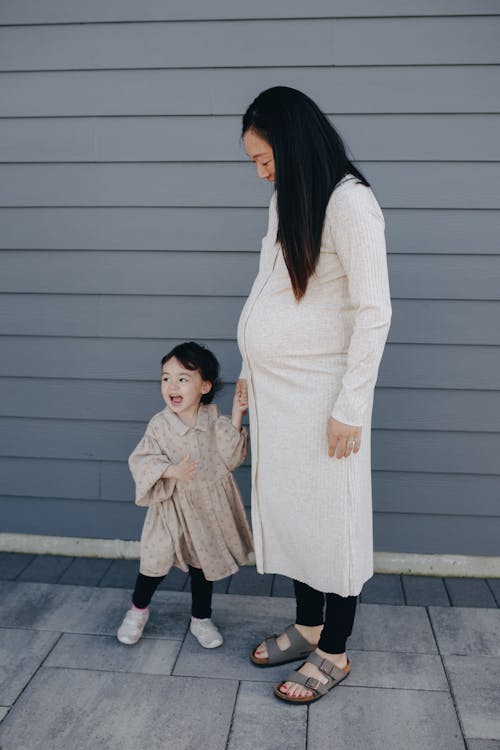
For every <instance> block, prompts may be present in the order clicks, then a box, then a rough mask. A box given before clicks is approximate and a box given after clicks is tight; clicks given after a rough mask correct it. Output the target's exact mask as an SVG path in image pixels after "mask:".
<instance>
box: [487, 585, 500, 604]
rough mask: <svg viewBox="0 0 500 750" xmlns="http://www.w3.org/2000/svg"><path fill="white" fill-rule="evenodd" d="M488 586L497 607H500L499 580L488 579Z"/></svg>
mask: <svg viewBox="0 0 500 750" xmlns="http://www.w3.org/2000/svg"><path fill="white" fill-rule="evenodd" d="M488 586H489V587H490V590H491V592H492V594H493V596H494V597H495V601H496V603H497V607H500V578H488Z"/></svg>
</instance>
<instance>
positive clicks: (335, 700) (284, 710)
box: [0, 561, 500, 750]
mask: <svg viewBox="0 0 500 750" xmlns="http://www.w3.org/2000/svg"><path fill="white" fill-rule="evenodd" d="M29 564H30V565H31V564H32V562H30V563H29ZM13 566H14V563H13V561H11V568H12V569H13ZM57 566H58V568H59V569H60V570H63V569H64V572H66V573H67V572H68V571H69V568H70V566H64V565H63V564H62V563H61V562H59V563H57ZM17 567H18V568H19V566H17ZM78 569H79V572H78ZM84 569H85V565H83V564H81V565H80V566H76V565H74V566H73V573H74V575H78V576H80V578H81V574H82V573H83V572H85V570H84ZM103 571H104V566H88V571H87V572H88V574H89V575H92V576H95V574H96V572H99V573H102V574H103V575H105V573H104V572H103ZM64 572H62V573H61V575H64ZM245 576H246V578H248V579H249V586H250V587H251V588H252V589H253V590H258V583H256V582H255V581H253V580H250V579H251V574H250V573H245ZM80 578H79V580H80ZM397 578H399V577H397ZM235 580H236V579H235ZM269 584H270V581H269V580H267V581H266V580H265V579H264V583H263V584H262V585H263V587H264V588H263V590H265V591H267V592H269V593H271V590H272V588H273V587H274V584H275V581H273V582H272V585H271V586H270V585H269ZM277 585H278V587H279V586H282V587H283V589H282V593H286V591H285V584H284V583H283V582H280V581H279V580H278V583H277ZM226 588H227V587H226ZM238 588H240V589H241V588H243V585H242V584H241V585H238V586H237V585H236V583H234V584H233V590H234V589H238ZM403 588H404V585H403V587H401V586H400V583H398V582H397V585H396V586H394V585H393V583H392V582H391V581H389V580H387V579H382V583H381V585H380V589H381V590H382V595H383V596H384V597H385V596H386V597H388V598H389V599H391V600H392V601H394V596H395V594H394V592H398V591H399V590H400V589H401V590H403ZM417 588H418V587H417ZM417 588H415V587H414V594H415V596H417V595H418V596H421V594H422V592H421V590H417ZM431 588H432V590H433V592H434V593H433V595H434V596H436V592H438V593H437V596H438V597H439V598H438V601H441V600H442V591H441V590H440V589H439V591H438V590H437V589H436V587H431ZM229 590H231V585H230V586H229ZM391 592H392V593H391ZM269 593H268V595H265V596H253V595H241V594H231V593H228V594H216V595H215V596H214V615H213V616H214V620H215V621H216V622H217V624H218V625H219V626H220V628H221V630H222V632H223V634H224V637H225V642H224V645H223V646H222V647H221V648H219V649H214V650H206V649H203V648H201V647H200V646H199V645H198V643H197V641H196V640H195V639H194V638H193V636H192V635H191V634H190V633H189V631H188V624H189V611H190V595H189V593H188V592H187V591H175V590H174V591H172V590H159V591H158V592H157V594H156V596H155V598H154V600H153V603H152V605H151V618H150V621H149V623H148V625H147V627H146V630H145V634H144V638H143V639H142V640H141V641H140V642H139V643H138V644H136V645H135V646H124V645H122V644H120V643H119V642H118V641H117V640H116V637H115V633H116V630H117V628H118V626H119V624H120V622H121V619H122V617H123V615H124V612H125V611H126V609H127V607H128V605H129V599H130V590H127V589H124V588H110V587H103V586H102V585H101V586H97V585H94V586H82V585H73V584H61V583H39V582H32V581H31V582H28V581H24V580H19V579H17V580H8V581H0V623H1V628H0V748H1V750H42V749H43V750H91V749H92V750H93V749H94V748H97V749H98V750H132V749H133V750H137V748H138V747H143V748H151V750H157V749H158V750H160V748H161V750H188V748H189V749H190V748H195V747H203V748H206V749H207V750H255V749H256V748H258V749H259V750H278V748H280V749H281V748H287V750H324V749H325V748H326V749H328V750H329V749H330V748H332V750H333V749H334V748H335V750H336V749H337V748H338V749H339V750H343V749H344V748H345V749H346V750H347V748H349V749H350V750H358V749H359V750H365V748H367V749H368V750H417V749H418V750H427V748H428V749H429V750H431V749H432V750H499V748H500V710H499V706H500V687H499V686H500V610H499V609H498V608H496V606H495V608H484V607H471V606H467V607H453V606H450V605H449V604H446V605H445V606H429V607H424V606H409V605H405V604H404V603H403V604H395V603H391V604H383V603H382V604H381V603H378V604H370V603H361V604H360V605H359V610H358V616H357V618H356V623H355V627H354V631H353V635H352V637H351V639H350V643H349V649H348V650H349V655H350V657H351V660H352V665H353V666H352V673H351V675H350V676H349V678H348V679H347V680H346V681H345V682H344V683H342V685H340V686H339V687H338V688H336V689H335V690H333V691H332V692H331V693H330V694H329V695H327V696H326V697H325V698H323V699H321V700H320V701H319V702H318V703H315V704H313V705H311V706H310V707H309V708H307V707H305V706H289V705H286V704H284V703H282V702H280V701H278V700H277V699H276V698H275V697H274V696H273V695H272V685H273V683H275V682H276V681H277V680H278V679H282V678H283V677H284V675H285V674H286V673H287V672H288V671H289V669H290V666H284V667H275V668H272V669H259V668H257V667H255V666H253V665H252V664H251V663H250V661H249V659H248V654H249V651H250V649H251V647H252V646H253V645H254V644H255V643H257V642H258V641H259V640H260V639H261V638H262V637H263V636H265V635H268V634H269V633H272V632H277V631H279V629H280V628H282V627H283V626H285V625H286V624H288V623H289V622H292V621H293V619H294V610H295V607H294V601H293V599H291V598H289V597H286V596H270V595H269ZM396 595H397V596H399V594H396ZM292 667H293V665H292Z"/></svg>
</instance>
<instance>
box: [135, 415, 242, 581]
mask: <svg viewBox="0 0 500 750" xmlns="http://www.w3.org/2000/svg"><path fill="white" fill-rule="evenodd" d="M247 440H248V436H247V433H246V430H245V429H244V428H242V430H237V429H236V428H235V427H234V426H233V425H232V423H231V420H230V419H229V418H228V417H225V416H222V415H221V414H220V412H219V409H218V407H217V406H216V405H215V404H208V405H207V404H201V405H200V409H199V412H198V420H197V423H196V425H195V426H194V427H190V426H189V425H187V424H185V423H184V422H183V421H182V420H181V419H180V418H179V417H178V416H177V415H176V414H174V413H173V412H172V411H171V409H169V408H168V407H165V409H164V410H163V411H161V412H159V413H158V414H155V416H154V417H153V418H152V419H151V420H150V422H149V424H148V427H147V429H146V433H145V435H144V437H143V438H142V440H141V441H140V443H139V445H138V446H137V447H136V449H135V450H134V451H133V453H132V454H131V456H130V458H129V467H130V471H131V472H132V476H133V477H134V480H135V483H136V499H135V502H136V504H137V505H140V506H147V507H148V511H147V514H146V519H145V521H144V526H143V529H142V535H141V565H140V571H141V573H142V574H143V575H147V576H162V575H165V574H166V573H168V571H169V570H170V568H171V567H172V566H176V567H178V568H180V569H181V570H184V571H187V569H188V568H187V566H188V565H191V566H193V567H196V568H201V569H202V570H203V572H204V574H205V577H206V578H207V580H210V581H216V580H219V579H220V578H225V577H226V576H229V575H231V574H232V573H235V572H236V571H237V570H238V566H239V565H244V564H247V563H248V556H249V554H250V553H251V552H252V551H253V545H252V537H251V533H250V528H249V526H248V522H247V518H246V514H245V509H244V507H243V503H242V500H241V496H240V493H239V490H238V487H237V485H236V482H235V480H234V478H233V475H232V474H231V471H233V470H234V469H236V468H237V467H238V466H240V464H242V463H243V461H244V460H245V457H246V452H247ZM186 454H189V455H190V457H191V459H192V460H193V461H196V462H197V464H198V469H197V473H196V476H195V478H194V479H193V480H191V481H189V482H183V481H181V480H178V479H162V478H161V477H162V475H163V473H164V472H165V470H166V469H167V467H168V466H169V465H170V464H171V463H179V461H181V460H182V459H183V457H184V456H185V455H186Z"/></svg>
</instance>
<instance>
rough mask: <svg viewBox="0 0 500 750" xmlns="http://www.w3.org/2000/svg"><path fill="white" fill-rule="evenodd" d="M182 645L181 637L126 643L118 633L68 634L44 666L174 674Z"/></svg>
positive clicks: (143, 639)
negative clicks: (121, 640)
mask: <svg viewBox="0 0 500 750" xmlns="http://www.w3.org/2000/svg"><path fill="white" fill-rule="evenodd" d="M181 645H182V641H181V640H175V641H174V640H165V639H156V638H142V639H141V640H140V641H139V643H136V644H135V645H133V646H125V645H124V644H123V643H120V642H119V641H118V640H117V639H116V638H115V637H114V636H105V635H72V634H65V635H63V637H62V638H61V640H60V641H59V643H58V644H57V646H56V647H55V649H54V650H53V651H52V653H51V654H50V656H49V657H48V659H47V660H46V661H45V664H44V666H46V667H73V668H77V669H98V670H100V669H102V670H105V671H109V672H135V673H138V674H170V673H171V671H172V667H173V666H174V664H175V660H176V658H177V654H178V653H179V649H180V647H181Z"/></svg>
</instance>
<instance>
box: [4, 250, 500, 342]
mask: <svg viewBox="0 0 500 750" xmlns="http://www.w3.org/2000/svg"><path fill="white" fill-rule="evenodd" d="M492 260H493V261H495V260H496V259H492ZM498 262H499V269H500V258H499V259H498ZM1 263H2V276H1V278H0V290H1V291H3V292H9V291H10V292H22V293H36V292H38V293H43V294H47V293H52V294H72V295H75V294H121V295H123V294H130V295H135V294H147V295H155V294H161V295H169V294H171V295H176V296H179V295H191V296H194V295H202V296H204V297H211V296H212V295H217V296H226V295H227V296H228V297H238V296H240V297H241V296H246V295H247V294H248V292H249V290H250V286H251V284H252V282H253V279H254V278H255V275H256V273H257V269H258V264H259V257H258V253H257V252H255V253H241V252H240V253H232V252H225V253H224V254H220V253H214V252H203V253H200V252H193V253H189V254H186V253H181V252H178V253H167V252H164V253H148V252H141V253H119V252H101V253H93V252H90V251H87V252H77V253H71V252H69V251H68V252H65V253H59V252H50V251H49V252H44V253H43V255H42V254H40V253H39V252H19V251H16V252H4V253H2V255H1ZM491 265H492V264H490V266H491ZM493 265H494V264H493ZM30 269H32V271H31V272H30ZM487 271H488V269H486V272H487ZM483 275H486V273H484V274H483ZM233 333H234V331H233Z"/></svg>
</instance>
